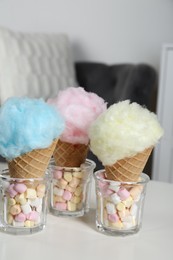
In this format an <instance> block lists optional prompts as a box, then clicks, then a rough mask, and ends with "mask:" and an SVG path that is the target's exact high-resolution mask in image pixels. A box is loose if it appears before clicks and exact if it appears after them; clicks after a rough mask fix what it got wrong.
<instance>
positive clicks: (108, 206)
mask: <svg viewBox="0 0 173 260" xmlns="http://www.w3.org/2000/svg"><path fill="white" fill-rule="evenodd" d="M106 209H107V213H108V214H114V213H115V212H116V210H115V206H114V204H112V203H106Z"/></svg>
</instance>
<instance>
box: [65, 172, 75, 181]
mask: <svg viewBox="0 0 173 260" xmlns="http://www.w3.org/2000/svg"><path fill="white" fill-rule="evenodd" d="M72 178H73V176H72V174H71V172H64V179H65V180H66V181H67V182H70V181H71V180H72Z"/></svg>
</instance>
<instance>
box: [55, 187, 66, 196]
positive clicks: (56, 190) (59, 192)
mask: <svg viewBox="0 0 173 260" xmlns="http://www.w3.org/2000/svg"><path fill="white" fill-rule="evenodd" d="M63 193H64V190H63V189H60V188H57V187H56V186H54V188H53V194H54V195H57V196H62V195H63Z"/></svg>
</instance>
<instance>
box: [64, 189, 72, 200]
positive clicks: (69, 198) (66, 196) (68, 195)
mask: <svg viewBox="0 0 173 260" xmlns="http://www.w3.org/2000/svg"><path fill="white" fill-rule="evenodd" d="M62 197H63V199H65V200H71V198H72V193H71V192H70V191H68V190H65V191H64V193H63V196H62Z"/></svg>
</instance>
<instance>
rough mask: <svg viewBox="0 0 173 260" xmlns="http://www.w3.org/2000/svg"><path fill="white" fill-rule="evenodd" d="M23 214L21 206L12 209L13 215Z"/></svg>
mask: <svg viewBox="0 0 173 260" xmlns="http://www.w3.org/2000/svg"><path fill="white" fill-rule="evenodd" d="M20 212H21V207H20V206H19V205H17V204H16V205H14V206H12V207H11V208H10V213H11V215H17V214H19V213H20Z"/></svg>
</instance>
